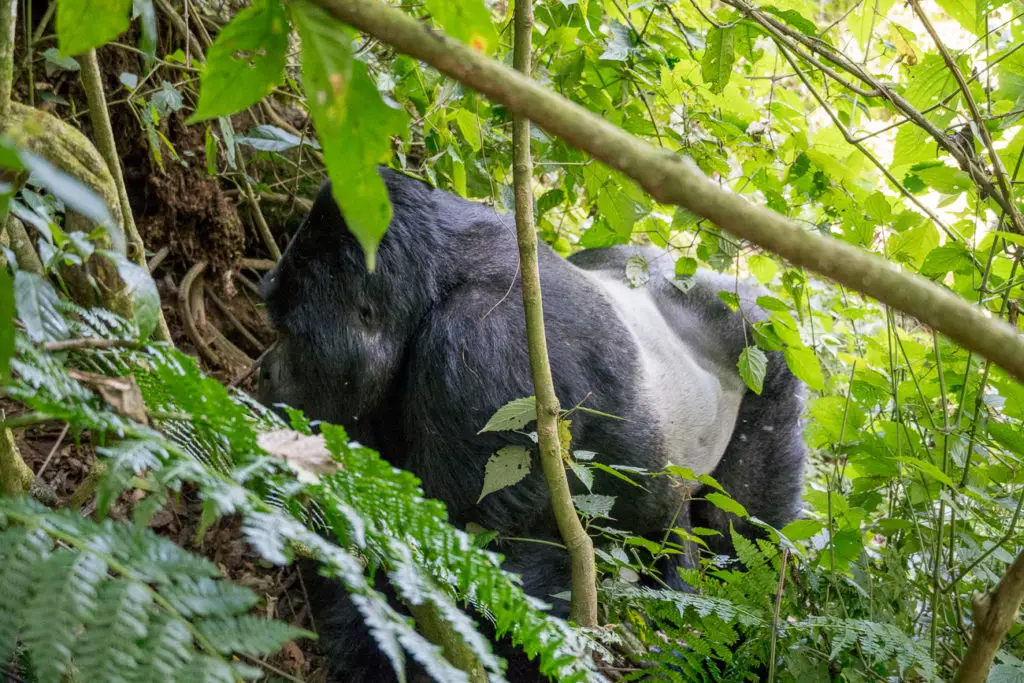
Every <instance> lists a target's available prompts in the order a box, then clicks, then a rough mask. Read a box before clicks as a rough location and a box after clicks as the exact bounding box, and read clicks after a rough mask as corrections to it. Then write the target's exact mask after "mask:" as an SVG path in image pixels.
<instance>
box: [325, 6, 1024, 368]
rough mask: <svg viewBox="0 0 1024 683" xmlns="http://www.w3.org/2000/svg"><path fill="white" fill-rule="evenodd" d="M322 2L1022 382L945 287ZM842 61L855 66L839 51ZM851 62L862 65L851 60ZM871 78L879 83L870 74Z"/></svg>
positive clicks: (666, 198) (990, 333)
mask: <svg viewBox="0 0 1024 683" xmlns="http://www.w3.org/2000/svg"><path fill="white" fill-rule="evenodd" d="M727 1H728V2H738V0H727ZM317 3H318V4H319V5H321V6H322V7H324V8H326V9H327V10H328V11H330V12H331V14H333V15H334V16H335V17H337V18H338V19H340V20H341V21H343V22H346V23H348V24H350V25H352V26H354V27H356V28H358V29H359V30H361V31H363V32H365V33H367V34H369V35H371V36H373V37H375V38H378V39H380V40H382V41H384V42H386V43H388V44H390V45H391V46H392V47H394V48H396V49H397V50H399V51H401V52H404V53H406V54H409V55H411V56H413V57H416V58H417V59H421V60H423V61H424V62H427V63H428V64H430V65H431V66H433V67H435V68H436V69H438V70H439V71H441V72H442V73H444V74H447V75H448V76H450V77H452V78H455V79H457V80H459V81H461V82H462V83H464V84H466V85H468V86H470V87H472V88H474V89H476V90H478V91H480V92H481V93H483V94H485V95H487V96H488V97H490V98H491V99H493V100H495V101H496V102H500V103H501V104H504V105H505V106H506V107H508V108H509V110H511V111H512V112H513V113H514V114H522V115H524V116H527V117H529V118H530V119H531V120H532V121H533V122H534V123H536V124H538V125H539V126H540V127H542V128H543V129H544V130H546V131H547V132H549V133H551V134H553V135H556V136H558V137H561V138H562V139H563V140H565V141H566V142H567V143H569V144H570V145H572V146H574V147H577V148H578V149H581V150H584V151H586V152H588V153H590V154H591V155H592V156H594V157H595V158H596V159H599V160H601V161H603V162H604V163H606V164H608V165H609V166H611V167H612V168H615V169H617V170H619V171H622V172H623V173H625V174H626V175H628V176H629V177H631V178H633V179H634V180H636V181H637V182H638V183H639V184H640V185H641V186H642V187H643V188H644V189H645V190H647V192H648V193H650V194H651V195H652V196H653V197H654V198H655V199H657V200H658V201H660V202H662V203H665V204H673V205H676V206H681V207H683V208H685V209H688V210H689V211H691V212H693V213H695V214H697V215H699V216H702V217H704V218H707V219H709V220H711V221H713V222H714V223H716V224H717V225H719V226H720V227H722V228H724V229H725V230H727V231H729V232H731V233H732V234H734V235H736V236H738V237H742V238H744V239H747V240H749V241H751V242H753V243H755V244H758V245H760V246H762V247H764V248H765V249H768V250H770V251H772V252H774V253H775V254H778V255H779V256H781V257H783V258H785V259H788V260H789V261H790V262H792V263H794V264H795V265H798V266H802V267H804V268H807V269H808V270H811V271H813V272H816V273H818V274H820V275H823V276H825V277H827V278H830V279H832V280H834V281H836V282H838V283H840V284H843V285H846V286H848V287H851V288H853V289H855V290H857V291H859V292H862V293H864V294H867V295H869V296H871V297H874V298H875V299H877V300H878V301H881V302H882V303H885V304H888V305H889V306H891V307H893V308H895V309H897V310H900V311H904V312H905V313H908V314H909V315H912V316H914V317H915V318H917V319H918V320H920V321H921V322H923V323H925V324H927V325H929V326H931V327H933V328H934V329H936V330H938V331H940V332H942V333H943V334H945V335H947V336H948V337H950V338H951V339H953V340H954V341H956V342H957V343H959V344H960V345H962V346H963V347H964V348H967V349H970V350H973V351H976V352H977V353H979V354H980V355H982V356H984V357H986V358H989V359H991V360H992V361H994V362H995V363H997V364H998V365H1000V366H1002V367H1003V368H1005V369H1006V370H1007V371H1008V372H1009V373H1010V374H1011V375H1013V376H1014V377H1015V378H1017V379H1018V380H1024V338H1021V336H1020V335H1019V334H1018V333H1017V331H1016V330H1015V329H1014V328H1013V327H1011V326H1010V325H1007V324H1006V323H1004V322H1002V321H998V320H993V319H991V318H989V317H987V316H986V315H984V313H982V312H981V311H980V310H978V309H977V308H976V307H974V306H972V305H971V304H969V303H968V302H966V301H964V300H963V299H961V298H960V297H958V296H956V295H955V294H953V293H951V292H949V291H947V290H945V289H943V288H942V287H939V286H938V285H936V284H934V283H932V282H929V281H927V280H926V279H924V278H922V277H919V276H911V275H906V274H904V273H901V272H899V271H897V270H896V269H895V268H894V267H893V266H892V265H891V264H889V263H888V262H886V261H884V260H883V259H880V258H877V257H875V256H873V255H871V254H868V253H865V252H864V251H862V250H860V249H858V248H856V247H853V246H851V245H848V244H844V243H841V242H839V241H837V240H831V239H826V238H824V237H821V236H819V235H816V234H812V233H808V232H805V231H803V230H801V229H800V228H798V227H797V226H796V225H794V224H793V223H792V222H790V221H789V220H787V219H785V218H783V217H782V216H780V215H779V214H776V213H774V212H773V211H770V210H768V209H765V208H762V207H759V206H755V205H753V204H750V203H748V202H745V201H743V200H742V199H741V198H739V197H737V196H735V195H733V194H732V193H729V192H727V191H725V190H723V189H721V188H720V187H719V186H718V185H716V184H714V183H712V182H711V181H710V180H708V179H707V177H705V176H704V174H703V173H701V172H700V171H699V170H698V169H697V168H696V167H695V166H694V165H693V164H692V163H691V162H689V161H688V160H686V159H682V158H680V157H678V156H677V155H675V154H670V153H666V152H664V151H663V150H658V149H656V148H654V147H651V146H650V145H648V144H646V143H644V142H641V141H639V140H637V139H636V138H635V137H633V136H632V135H630V134H628V133H626V132H625V131H623V130H621V129H620V128H618V127H616V126H614V125H612V124H610V123H608V122H606V121H604V120H602V119H601V118H599V117H598V116H596V115H594V114H592V113H590V112H589V111H587V110H585V109H584V108H582V107H580V106H578V105H576V104H573V103H571V102H569V101H567V100H565V99H564V98H562V97H560V96H559V95H557V94H555V93H553V92H551V91H550V90H548V89H546V88H544V87H542V86H539V85H537V84H535V83H533V82H532V81H531V80H530V79H527V78H525V77H524V76H522V75H521V74H519V73H517V72H515V71H514V70H512V69H509V68H508V67H505V66H504V65H502V64H499V63H497V62H495V61H493V60H490V59H487V58H485V57H482V56H480V55H479V54H477V53H476V52H474V51H473V50H472V49H470V48H468V47H466V46H464V45H461V44H460V43H458V42H457V41H454V40H450V39H448V38H446V37H445V36H444V35H443V34H439V33H437V32H435V31H431V30H428V29H427V28H426V27H425V26H423V25H422V24H421V23H420V22H418V21H417V20H416V19H414V18H413V17H410V16H408V15H406V14H404V13H403V12H401V11H400V10H397V9H394V8H391V7H389V6H387V5H384V4H383V3H379V2H373V1H372V0H317ZM812 44H814V43H812ZM837 59H839V60H840V61H843V62H846V63H847V64H849V62H848V60H845V58H843V57H837ZM851 68H853V69H856V70H857V71H858V72H859V71H860V68H859V67H856V66H855V65H851ZM867 78H870V79H871V81H872V85H876V86H877V85H878V84H877V83H876V82H875V81H874V79H873V77H870V76H867ZM894 97H897V96H894ZM897 99H900V100H901V99H902V98H897ZM907 106H909V105H907ZM915 111H916V110H915ZM928 125H931V124H928Z"/></svg>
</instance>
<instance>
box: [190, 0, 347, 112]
mask: <svg viewBox="0 0 1024 683" xmlns="http://www.w3.org/2000/svg"><path fill="white" fill-rule="evenodd" d="M303 42H305V41H303ZM303 48H304V49H303V54H305V45H303ZM287 52H288V15H287V14H286V13H285V11H284V7H282V6H281V3H280V2H279V1H278V0H256V2H254V3H253V5H252V6H250V7H247V8H245V9H243V10H242V11H241V12H239V13H238V14H237V15H235V18H234V19H232V20H231V23H229V24H228V25H227V26H225V27H224V28H223V29H222V30H221V32H220V33H219V34H217V40H216V41H214V43H213V45H211V46H210V50H209V52H208V54H207V56H206V67H205V68H204V69H203V74H202V76H200V79H199V104H198V105H197V106H196V110H195V113H193V114H192V116H191V117H189V119H188V122H189V123H195V122H197V121H204V120H206V119H214V118H217V117H218V116H228V115H230V114H234V113H236V112H239V111H242V110H243V109H245V108H247V107H249V106H251V105H253V104H255V103H257V102H259V101H260V100H261V99H263V98H264V97H265V96H266V95H269V94H270V93H271V92H273V90H274V88H276V87H277V85H278V84H279V83H280V82H281V80H282V79H283V78H284V65H285V58H286V56H287ZM339 78H340V76H339ZM312 105H313V100H312V98H311V99H310V108H312Z"/></svg>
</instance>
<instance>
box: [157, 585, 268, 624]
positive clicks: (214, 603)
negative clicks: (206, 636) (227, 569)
mask: <svg viewBox="0 0 1024 683" xmlns="http://www.w3.org/2000/svg"><path fill="white" fill-rule="evenodd" d="M160 594H161V595H162V596H163V597H164V598H165V599H166V600H167V602H168V603H169V604H170V605H171V607H173V608H174V609H175V610H177V611H178V612H179V613H180V614H181V615H182V616H184V617H193V616H202V617H228V616H232V615H234V614H239V613H242V612H245V611H246V610H248V609H249V608H250V607H252V606H253V605H255V604H256V603H257V602H258V601H259V598H258V597H257V595H256V594H255V593H253V592H252V591H251V590H249V589H248V588H245V587H244V586H237V585H235V584H233V583H230V582H228V581H214V580H213V579H210V578H207V577H197V578H189V577H182V578H181V579H180V580H178V581H176V582H175V583H173V584H170V585H167V586H164V587H163V588H161V589H160Z"/></svg>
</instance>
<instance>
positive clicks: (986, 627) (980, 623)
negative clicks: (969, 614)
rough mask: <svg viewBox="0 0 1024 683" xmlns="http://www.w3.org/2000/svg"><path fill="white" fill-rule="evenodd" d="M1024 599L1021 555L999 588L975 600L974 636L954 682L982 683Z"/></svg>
mask: <svg viewBox="0 0 1024 683" xmlns="http://www.w3.org/2000/svg"><path fill="white" fill-rule="evenodd" d="M1022 598H1024V552H1022V553H1021V554H1020V555H1018V556H1017V559H1016V560H1014V562H1013V564H1012V565H1010V568H1009V569H1007V570H1006V574H1005V575H1004V576H1003V578H1002V579H1001V580H1000V581H999V585H997V586H996V588H995V590H994V591H992V592H991V593H986V594H984V595H978V596H975V598H974V635H973V636H971V643H970V645H968V646H967V654H966V655H964V659H963V661H962V662H961V663H960V668H959V669H957V671H956V677H955V678H954V679H953V680H954V681H955V682H956V683H984V681H986V680H987V679H988V671H989V668H990V667H991V666H992V660H993V659H995V656H996V652H997V651H998V650H999V646H1000V645H1001V644H1002V642H1003V638H1004V637H1005V636H1006V632H1007V631H1009V630H1010V627H1011V626H1013V624H1014V622H1015V621H1017V610H1019V609H1020V603H1021V599H1022Z"/></svg>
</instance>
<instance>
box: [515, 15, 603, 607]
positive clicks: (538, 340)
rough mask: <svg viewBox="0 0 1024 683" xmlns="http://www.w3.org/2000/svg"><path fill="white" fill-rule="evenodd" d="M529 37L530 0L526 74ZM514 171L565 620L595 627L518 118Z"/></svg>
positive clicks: (518, 21)
mask: <svg viewBox="0 0 1024 683" xmlns="http://www.w3.org/2000/svg"><path fill="white" fill-rule="evenodd" d="M532 37H533V4H532V0H517V1H516V4H515V45H514V52H513V65H514V66H515V68H516V70H517V71H519V72H521V73H523V74H524V75H526V76H529V75H530V57H531V51H532ZM512 145H513V152H512V155H513V156H512V171H513V178H514V184H515V198H516V235H517V237H518V242H519V260H520V264H521V268H522V287H523V309H524V311H525V314H526V340H527V344H528V346H529V352H530V371H531V374H532V376H533V386H534V392H535V393H536V396H537V437H538V441H539V444H540V459H541V466H542V467H543V468H544V475H545V477H546V478H547V483H548V489H549V490H550V493H551V508H552V511H553V512H554V515H555V520H556V521H557V523H558V531H559V532H560V533H561V535H562V540H563V541H564V542H565V546H566V548H567V549H568V551H569V562H570V565H571V568H572V597H571V599H570V607H569V616H570V618H571V619H572V620H573V621H575V622H576V623H577V624H579V625H580V626H596V625H597V576H596V570H595V568H594V544H593V541H591V539H590V536H589V535H587V532H586V531H585V530H584V528H583V525H582V524H581V523H580V518H579V516H578V515H577V514H576V507H575V505H574V504H573V501H572V494H571V493H570V491H569V480H568V478H567V477H566V475H565V464H564V463H563V462H562V455H561V445H560V443H559V439H558V417H559V412H560V409H559V404H558V396H557V395H556V394H555V386H554V382H553V381H552V378H551V363H550V361H549V359H548V345H547V338H546V337H545V334H544V306H543V301H542V298H541V289H540V270H539V267H538V263H537V231H536V229H535V228H534V222H533V187H532V180H533V160H532V159H531V156H530V121H529V119H527V118H526V117H523V116H516V117H514V118H513V120H512Z"/></svg>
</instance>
